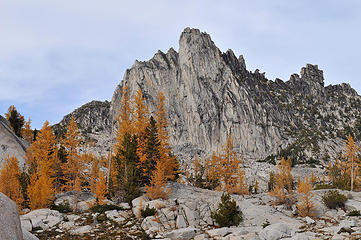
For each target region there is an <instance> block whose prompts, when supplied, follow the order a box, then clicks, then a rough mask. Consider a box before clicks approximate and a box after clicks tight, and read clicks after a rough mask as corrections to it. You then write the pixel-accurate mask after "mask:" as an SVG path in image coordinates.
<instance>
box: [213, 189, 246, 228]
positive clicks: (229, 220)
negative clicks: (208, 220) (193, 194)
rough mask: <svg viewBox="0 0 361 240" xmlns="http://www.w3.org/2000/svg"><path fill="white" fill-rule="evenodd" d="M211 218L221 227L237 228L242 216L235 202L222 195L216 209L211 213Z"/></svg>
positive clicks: (226, 195)
mask: <svg viewBox="0 0 361 240" xmlns="http://www.w3.org/2000/svg"><path fill="white" fill-rule="evenodd" d="M212 218H213V220H214V221H215V222H216V223H217V224H218V225H219V226H221V227H230V226H238V224H239V223H240V222H241V221H243V214H242V212H241V210H239V209H238V207H237V204H236V201H234V200H232V199H231V196H230V195H229V194H228V193H223V194H222V197H221V202H220V203H219V204H218V209H217V210H216V211H215V212H212Z"/></svg>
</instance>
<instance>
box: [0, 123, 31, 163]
mask: <svg viewBox="0 0 361 240" xmlns="http://www.w3.org/2000/svg"><path fill="white" fill-rule="evenodd" d="M28 146H29V144H28V142H26V141H25V140H24V139H21V138H18V137H17V136H16V135H15V133H14V132H13V131H12V130H11V129H10V127H9V125H8V121H7V120H6V119H5V118H4V117H2V116H0V169H1V166H2V163H3V160H4V159H5V157H6V156H8V155H9V156H15V157H16V158H17V159H18V160H19V165H20V167H22V166H23V165H24V162H25V150H26V148H27V147H28Z"/></svg>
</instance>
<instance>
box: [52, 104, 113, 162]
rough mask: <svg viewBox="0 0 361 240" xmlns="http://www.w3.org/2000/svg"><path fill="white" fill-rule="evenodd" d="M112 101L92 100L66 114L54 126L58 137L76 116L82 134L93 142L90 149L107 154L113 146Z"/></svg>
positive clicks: (98, 153) (100, 153)
mask: <svg viewBox="0 0 361 240" xmlns="http://www.w3.org/2000/svg"><path fill="white" fill-rule="evenodd" d="M109 109H110V102H108V101H105V102H100V101H92V102H89V103H87V104H84V105H83V106H81V107H79V108H78V109H76V110H74V111H73V112H72V113H70V114H68V115H66V116H65V117H64V118H63V119H62V120H61V121H60V122H59V123H58V124H56V125H54V126H53V130H54V132H55V134H56V135H57V137H61V136H63V134H64V133H65V132H66V128H67V126H68V124H69V122H70V120H71V118H72V117H74V120H75V122H76V123H77V124H78V127H79V130H80V132H81V134H82V136H83V137H84V138H85V140H86V141H87V142H91V144H90V147H89V148H88V150H90V151H91V152H93V153H96V154H97V155H104V156H105V155H106V154H107V152H108V151H109V150H110V146H111V143H110V142H111V137H110V135H111V120H110V118H109Z"/></svg>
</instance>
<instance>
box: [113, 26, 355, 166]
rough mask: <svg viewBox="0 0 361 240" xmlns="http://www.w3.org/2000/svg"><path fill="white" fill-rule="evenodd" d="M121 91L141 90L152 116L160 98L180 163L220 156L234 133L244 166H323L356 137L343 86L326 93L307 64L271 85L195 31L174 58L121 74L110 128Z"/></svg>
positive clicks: (318, 73) (159, 57) (350, 95)
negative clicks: (282, 160) (278, 161)
mask: <svg viewBox="0 0 361 240" xmlns="http://www.w3.org/2000/svg"><path fill="white" fill-rule="evenodd" d="M124 86H128V88H129V89H130V91H131V93H132V95H134V94H135V91H136V90H137V89H138V88H140V89H141V90H142V91H143V93H144V96H145V98H146V101H147V103H148V105H149V106H150V110H151V112H152V111H154V110H155V107H156V101H157V94H158V93H159V92H160V91H162V92H163V93H164V95H165V96H166V107H167V110H168V120H169V133H170V134H169V135H170V142H171V144H172V146H173V149H174V152H175V153H176V154H177V155H178V156H181V157H180V159H181V160H184V159H187V157H194V156H196V155H201V154H204V153H205V154H210V153H211V152H212V151H219V150H221V147H222V145H224V144H225V142H226V138H227V136H228V134H230V133H231V134H232V137H233V142H234V146H235V150H236V151H237V152H239V153H240V154H241V155H242V156H243V157H244V158H245V159H249V160H251V159H253V160H258V161H274V159H275V157H278V156H280V155H287V156H290V157H291V158H292V159H293V160H294V161H297V162H298V163H320V162H323V161H328V160H329V159H330V157H335V156H337V155H338V154H339V153H340V151H341V150H342V148H343V147H344V144H343V142H344V138H345V136H346V135H347V133H349V132H351V131H352V132H354V133H356V135H357V136H358V138H357V140H359V139H360V135H361V134H360V133H361V131H360V130H361V119H360V112H361V98H360V96H359V95H358V94H357V92H356V91H355V90H353V89H352V88H351V87H350V86H349V85H348V84H341V85H335V86H326V87H325V86H324V77H323V72H322V70H320V69H319V68H318V66H317V65H311V64H307V65H306V66H305V67H303V68H302V69H301V72H300V74H293V75H292V76H291V77H290V79H289V80H288V81H282V80H280V79H276V80H274V81H272V80H269V79H267V78H266V77H265V73H261V72H260V71H259V70H256V71H254V72H251V71H248V70H247V68H246V63H245V59H244V57H243V56H242V55H241V56H239V57H238V58H237V57H236V56H235V55H234V53H233V51H232V50H228V51H227V52H225V53H222V52H221V51H220V50H219V49H218V48H217V47H216V45H215V44H214V42H213V41H212V39H211V37H210V36H209V35H208V34H207V33H203V32H200V31H199V30H198V29H190V28H186V29H185V30H184V31H183V33H182V34H181V36H180V39H179V51H178V52H177V51H175V50H174V49H173V48H171V49H169V51H168V52H167V53H163V52H161V51H158V52H157V53H156V54H155V55H154V57H153V58H152V59H150V60H149V61H146V62H140V61H136V62H135V63H134V65H133V66H132V67H131V68H130V69H128V70H126V72H125V75H124V78H123V81H122V82H121V83H120V84H119V85H118V86H117V88H116V90H115V92H114V95H113V98H112V101H111V107H110V117H111V118H112V119H113V121H114V119H115V117H116V116H117V115H118V112H119V108H120V100H121V97H122V93H121V89H122V88H123V87H124Z"/></svg>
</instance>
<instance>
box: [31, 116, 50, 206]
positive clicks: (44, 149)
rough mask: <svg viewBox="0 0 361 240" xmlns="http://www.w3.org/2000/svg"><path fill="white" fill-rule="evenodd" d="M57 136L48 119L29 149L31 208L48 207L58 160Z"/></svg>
mask: <svg viewBox="0 0 361 240" xmlns="http://www.w3.org/2000/svg"><path fill="white" fill-rule="evenodd" d="M56 144H57V142H56V138H55V135H54V133H53V131H52V129H51V127H50V126H49V122H48V121H46V122H45V123H44V125H43V127H42V129H41V130H40V133H39V135H38V137H37V139H36V141H34V142H33V143H32V144H31V146H30V147H29V148H28V149H27V152H26V156H27V161H26V163H27V166H28V169H29V170H28V171H29V175H30V184H29V187H28V194H29V201H30V208H31V209H37V208H42V207H48V206H49V204H50V203H51V200H52V194H53V193H54V192H55V188H54V173H55V171H54V169H55V167H54V166H55V164H56V162H57V148H56Z"/></svg>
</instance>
